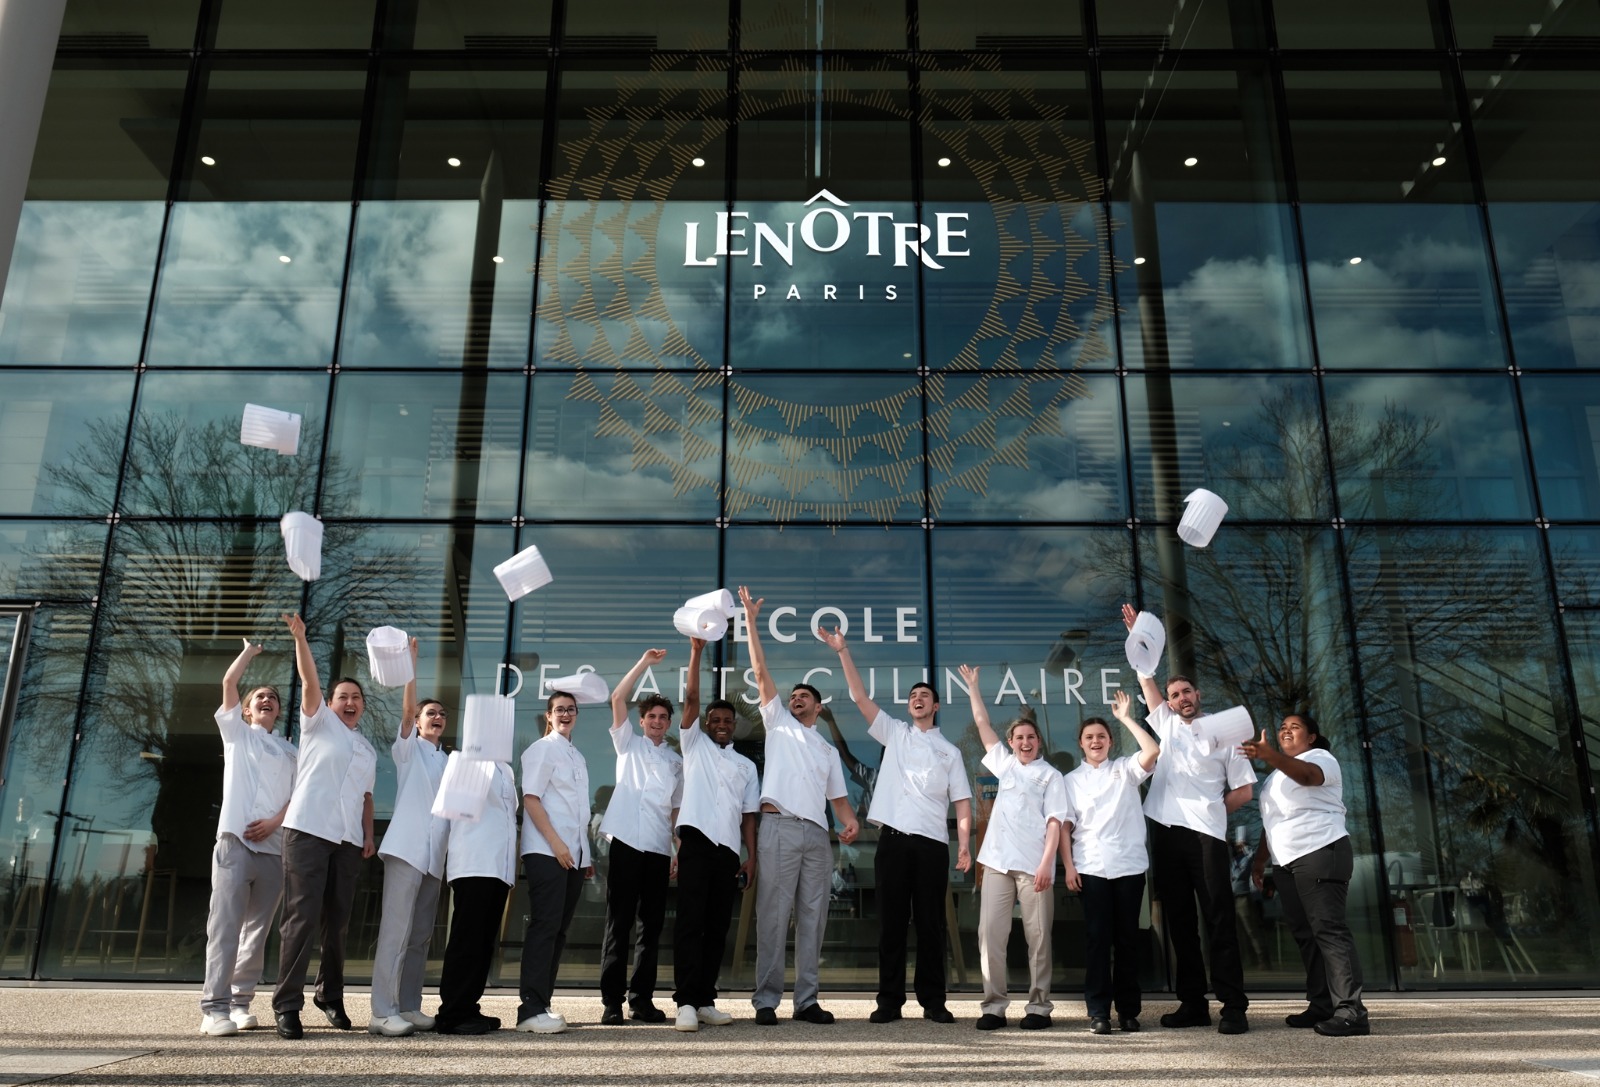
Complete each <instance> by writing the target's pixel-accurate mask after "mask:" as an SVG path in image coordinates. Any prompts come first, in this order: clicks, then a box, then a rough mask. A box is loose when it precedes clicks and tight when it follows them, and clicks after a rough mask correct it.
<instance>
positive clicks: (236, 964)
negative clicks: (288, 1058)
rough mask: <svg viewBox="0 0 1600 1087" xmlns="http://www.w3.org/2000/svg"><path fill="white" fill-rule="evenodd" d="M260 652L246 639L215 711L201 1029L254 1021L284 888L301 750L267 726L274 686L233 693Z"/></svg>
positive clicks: (232, 1030)
mask: <svg viewBox="0 0 1600 1087" xmlns="http://www.w3.org/2000/svg"><path fill="white" fill-rule="evenodd" d="M260 653H261V646H260V645H255V644H252V643H251V642H250V640H249V639H248V638H247V639H245V643H244V648H243V649H242V650H240V652H239V656H238V657H236V658H235V659H234V662H233V663H232V664H230V665H229V666H228V670H227V672H226V673H225V674H224V675H223V677H222V705H221V706H220V707H219V708H218V710H217V713H216V718H217V729H218V731H220V732H221V733H222V813H221V816H220V817H219V818H218V820H217V844H216V846H215V847H214V848H213V849H212V853H211V909H210V912H209V914H208V915H207V917H206V976H205V985H204V987H203V988H202V989H201V991H200V1013H201V1020H200V1033H202V1034H208V1035H210V1036H212V1037H220V1036H223V1035H228V1034H237V1033H238V1032H239V1031H241V1030H253V1029H254V1028H255V1027H256V1026H257V1025H258V1024H257V1020H256V1017H255V1016H254V1015H252V1014H251V1012H250V1001H251V1000H253V999H254V998H255V993H256V984H257V982H259V981H260V980H261V966H262V963H263V962H264V961H265V959H266V953H267V933H268V931H269V929H270V928H271V926H272V915H273V914H274V913H276V912H277V911H278V900H279V899H280V898H281V897H282V895H283V831H282V829H281V828H282V826H283V817H284V815H285V814H287V812H288V810H289V794H290V792H291V791H292V790H293V788H294V767H295V758H296V756H297V755H298V752H296V750H295V747H294V745H293V744H291V743H290V742H289V741H288V740H285V739H284V738H283V737H281V736H279V735H278V734H277V733H276V732H274V731H273V729H274V728H275V727H276V726H277V723H278V715H279V713H280V712H281V710H282V708H283V699H282V697H281V696H280V695H279V694H278V690H277V688H276V687H257V688H255V689H254V690H252V691H251V692H250V693H249V694H248V695H247V696H245V698H244V699H243V700H241V699H240V698H239V680H240V679H242V678H243V677H244V673H245V669H246V668H247V667H249V664H250V662H251V661H252V660H254V659H255V658H256V657H257V656H258V655H259V654H260Z"/></svg>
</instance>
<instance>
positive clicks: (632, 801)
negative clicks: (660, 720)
mask: <svg viewBox="0 0 1600 1087" xmlns="http://www.w3.org/2000/svg"><path fill="white" fill-rule="evenodd" d="M611 746H612V747H614V748H616V752H617V783H616V786H615V788H613V790H612V792H611V803H610V804H608V805H606V815H605V818H604V819H602V820H601V821H600V833H601V834H604V835H605V836H606V840H607V841H613V840H615V839H618V838H620V839H621V840H622V841H623V843H624V844H626V845H631V846H633V848H635V849H637V850H640V851H641V852H645V853H660V854H661V855H662V856H671V855H672V813H673V811H674V810H676V809H677V807H678V805H679V804H681V803H683V756H682V755H679V754H678V753H677V752H676V751H674V750H672V748H670V747H668V746H667V743H666V741H665V739H663V740H662V742H661V743H659V744H657V743H652V742H651V741H650V738H649V737H648V736H645V735H644V734H643V733H641V732H638V731H635V730H634V727H633V723H632V722H631V721H623V722H622V723H621V724H620V725H617V726H615V727H614V728H612V730H611Z"/></svg>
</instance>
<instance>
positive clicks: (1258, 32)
mask: <svg viewBox="0 0 1600 1087" xmlns="http://www.w3.org/2000/svg"><path fill="white" fill-rule="evenodd" d="M1095 25H1096V26H1097V27H1098V28H1099V34H1098V38H1097V41H1098V42H1099V45H1100V48H1102V49H1160V50H1169V49H1179V50H1181V49H1229V48H1232V49H1262V48H1265V47H1266V45H1267V39H1266V27H1265V25H1264V24H1263V23H1262V20H1261V12H1260V8H1259V5H1256V4H1226V5H1225V4H1203V3H1202V4H1187V5H1185V4H1177V3H1175V2H1174V0H1095Z"/></svg>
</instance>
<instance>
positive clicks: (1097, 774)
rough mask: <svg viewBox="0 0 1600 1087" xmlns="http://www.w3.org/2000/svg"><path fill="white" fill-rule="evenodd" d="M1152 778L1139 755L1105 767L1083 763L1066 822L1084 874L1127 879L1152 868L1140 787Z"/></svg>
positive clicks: (1073, 779)
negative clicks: (1140, 761)
mask: <svg viewBox="0 0 1600 1087" xmlns="http://www.w3.org/2000/svg"><path fill="white" fill-rule="evenodd" d="M1165 757H1166V756H1165V754H1163V755H1162V758H1165ZM1158 765H1159V764H1158ZM1149 776H1150V771H1148V770H1146V769H1145V768H1144V767H1143V766H1141V765H1140V764H1139V759H1138V757H1137V756H1134V755H1125V756H1123V757H1122V758H1120V759H1107V760H1106V761H1105V762H1103V763H1101V764H1100V765H1099V766H1090V765H1089V764H1088V763H1087V762H1082V763H1079V764H1078V765H1077V766H1076V767H1075V768H1074V769H1073V771H1072V773H1070V774H1068V775H1067V777H1066V789H1067V809H1068V810H1067V817H1066V819H1065V822H1069V823H1071V824H1072V866H1073V867H1074V868H1076V869H1077V870H1078V874H1079V875H1082V876H1099V877H1100V878H1101V879H1121V878H1122V877H1123V876H1136V875H1138V874H1139V873H1140V872H1143V871H1145V870H1146V869H1147V868H1149V867H1150V855H1149V853H1148V852H1147V851H1146V849H1145V831H1144V812H1143V811H1142V810H1141V809H1140V807H1139V783H1140V782H1142V781H1144V780H1145V778H1147V777H1149Z"/></svg>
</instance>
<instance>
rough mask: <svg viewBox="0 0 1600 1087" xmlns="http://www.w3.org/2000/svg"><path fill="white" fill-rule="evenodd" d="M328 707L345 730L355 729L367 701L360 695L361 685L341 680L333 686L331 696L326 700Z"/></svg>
mask: <svg viewBox="0 0 1600 1087" xmlns="http://www.w3.org/2000/svg"><path fill="white" fill-rule="evenodd" d="M328 705H329V706H331V707H332V708H333V712H334V713H335V714H337V715H338V717H339V720H341V721H343V722H344V727H345V728H355V727H356V726H357V725H359V724H361V715H362V714H363V713H365V712H366V710H367V700H366V697H365V696H364V695H362V693H361V685H360V684H358V683H355V682H353V681H352V680H348V679H342V680H340V681H339V682H338V683H336V684H334V686H333V696H332V697H331V698H329V699H328Z"/></svg>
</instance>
